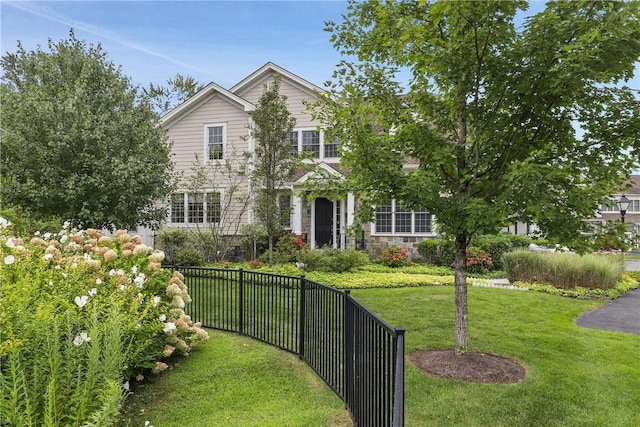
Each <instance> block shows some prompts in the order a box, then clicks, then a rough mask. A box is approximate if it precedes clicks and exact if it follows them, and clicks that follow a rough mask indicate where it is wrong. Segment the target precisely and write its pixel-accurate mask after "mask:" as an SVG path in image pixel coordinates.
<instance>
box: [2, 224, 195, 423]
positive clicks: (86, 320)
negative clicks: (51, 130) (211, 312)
mask: <svg viewBox="0 0 640 427" xmlns="http://www.w3.org/2000/svg"><path fill="white" fill-rule="evenodd" d="M5 233H6V230H0V260H1V264H0V283H1V284H2V298H1V299H0V324H2V336H1V340H2V341H1V342H0V364H1V365H2V372H1V376H0V382H1V386H0V417H1V418H2V420H3V422H4V421H5V420H11V421H10V423H9V424H10V425H51V426H58V425H83V423H87V424H88V425H91V424H92V423H93V425H112V424H111V423H112V422H113V421H114V420H117V416H114V414H117V411H118V410H119V405H120V403H121V402H122V399H123V398H124V391H123V389H122V387H126V384H128V383H126V382H125V380H127V379H128V378H130V377H132V376H135V375H136V374H146V373H147V372H159V371H160V370H162V369H165V368H166V367H167V365H166V363H164V362H162V360H164V359H166V358H167V357H169V356H171V355H172V354H174V355H186V354H189V352H190V351H191V349H192V348H193V347H194V346H195V345H196V344H197V343H199V342H201V341H206V340H207V339H208V336H207V334H206V332H205V331H204V330H202V329H201V328H200V327H199V325H197V324H194V323H193V322H192V321H191V319H190V318H189V316H187V315H186V314H185V312H184V310H183V308H184V306H185V304H186V303H188V302H190V297H189V294H188V292H187V288H186V286H185V285H184V283H183V281H182V279H183V277H182V276H181V275H180V274H179V273H177V272H176V273H173V274H171V273H170V272H169V271H168V270H163V269H161V268H160V262H161V261H162V258H163V257H164V255H163V254H162V253H161V252H159V251H153V249H152V248H149V247H147V246H145V245H144V244H142V243H141V238H140V237H139V236H133V237H132V236H130V235H128V234H127V233H126V232H125V231H123V230H120V231H118V232H117V233H116V235H115V236H114V237H113V238H111V237H107V236H103V235H102V234H101V233H100V232H99V231H98V230H95V229H89V230H86V231H84V230H82V231H78V230H75V229H72V230H69V229H67V228H66V226H65V228H64V229H63V230H62V231H60V232H58V233H55V234H49V233H46V234H43V235H42V236H39V235H38V236H32V237H31V238H29V239H28V240H27V239H21V238H17V237H12V236H8V235H6V234H5ZM113 384H116V385H117V387H113ZM106 419H108V420H110V421H108V422H106V421H101V420H106Z"/></svg>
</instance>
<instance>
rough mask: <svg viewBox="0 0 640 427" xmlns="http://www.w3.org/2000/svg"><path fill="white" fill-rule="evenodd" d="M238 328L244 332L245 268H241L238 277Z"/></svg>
mask: <svg viewBox="0 0 640 427" xmlns="http://www.w3.org/2000/svg"><path fill="white" fill-rule="evenodd" d="M238 300H239V301H238V329H239V331H238V332H240V333H241V334H244V270H243V269H242V268H241V269H240V270H239V277H238Z"/></svg>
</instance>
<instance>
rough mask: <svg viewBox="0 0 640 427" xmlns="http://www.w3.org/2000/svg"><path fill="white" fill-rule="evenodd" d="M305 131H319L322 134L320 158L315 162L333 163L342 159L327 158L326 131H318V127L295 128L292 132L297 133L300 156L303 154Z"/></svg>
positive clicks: (316, 158)
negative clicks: (303, 135) (303, 134)
mask: <svg viewBox="0 0 640 427" xmlns="http://www.w3.org/2000/svg"><path fill="white" fill-rule="evenodd" d="M305 131H319V132H320V142H319V143H320V149H319V153H318V157H314V158H313V160H315V161H331V162H337V161H338V160H339V159H340V157H339V156H337V157H325V150H324V149H325V130H324V129H322V128H320V129H318V127H317V126H310V127H299V128H294V129H293V130H292V131H291V132H296V133H297V134H298V154H302V153H303V151H302V132H305Z"/></svg>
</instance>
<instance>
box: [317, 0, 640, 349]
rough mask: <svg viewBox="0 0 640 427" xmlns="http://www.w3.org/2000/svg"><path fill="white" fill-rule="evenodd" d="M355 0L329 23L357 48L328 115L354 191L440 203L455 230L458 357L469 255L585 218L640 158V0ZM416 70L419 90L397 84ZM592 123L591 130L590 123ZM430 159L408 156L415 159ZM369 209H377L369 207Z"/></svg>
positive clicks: (342, 43)
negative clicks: (532, 226) (484, 245)
mask: <svg viewBox="0 0 640 427" xmlns="http://www.w3.org/2000/svg"><path fill="white" fill-rule="evenodd" d="M526 8H527V3H526V2H524V1H514V2H506V1H473V2H472V1H468V2H452V1H435V2H434V1H426V2H425V1H422V2H415V1H399V2H388V3H380V2H378V1H364V2H355V1H350V3H349V6H348V9H347V10H348V12H347V13H346V14H345V15H344V16H343V18H344V21H343V22H342V23H339V24H336V23H333V22H329V23H327V31H329V32H330V33H331V40H332V42H333V43H334V46H335V47H336V49H337V50H338V51H339V52H340V53H341V54H343V55H346V56H347V57H348V58H353V59H345V60H343V61H342V62H341V63H340V64H339V65H338V68H337V70H336V72H335V74H334V79H335V80H336V82H334V83H333V84H329V85H328V91H327V94H326V95H325V96H323V99H322V108H320V109H318V110H317V112H316V116H317V117H318V118H320V119H321V120H323V121H324V122H325V123H327V124H328V126H330V127H331V128H332V129H334V130H335V131H336V132H338V133H340V134H341V135H339V137H340V141H342V145H343V147H342V153H343V157H342V161H343V163H344V165H345V166H347V167H348V168H349V169H350V176H349V181H348V184H349V186H350V191H352V192H354V193H355V194H364V195H365V197H364V198H365V201H368V202H370V204H371V205H375V203H379V202H382V201H384V200H388V199H389V198H390V197H395V198H396V199H397V200H400V201H401V202H402V204H403V206H407V207H414V208H415V207H421V206H425V207H427V208H428V209H430V210H431V212H433V213H434V214H435V215H436V218H437V221H438V230H439V231H440V232H441V233H443V234H445V235H449V236H451V237H452V238H454V239H455V242H456V264H455V265H456V268H455V304H456V334H455V336H456V339H455V349H456V354H458V355H462V354H464V352H465V350H466V349H467V347H468V327H467V322H468V321H467V318H468V314H467V313H468V311H467V282H466V263H465V253H466V250H467V247H468V246H469V245H470V243H471V241H472V238H473V236H474V235H476V234H478V233H486V234H490V233H495V232H497V231H498V230H499V229H500V228H502V227H504V226H506V225H508V224H509V223H510V222H511V221H512V220H513V218H515V217H517V218H519V219H520V220H521V221H528V222H535V223H536V224H538V225H539V226H540V228H541V229H542V230H543V231H544V232H545V233H546V236H547V237H549V238H556V239H558V240H561V241H563V242H565V243H570V244H572V245H573V246H574V247H585V246H584V245H585V244H586V242H585V241H582V240H581V237H582V236H581V234H580V231H581V230H583V229H584V228H585V227H586V225H585V221H583V220H584V219H586V218H589V217H592V216H593V213H594V212H596V210H597V207H598V204H599V203H601V202H603V201H604V200H605V197H606V196H607V195H609V194H613V193H616V192H618V191H619V190H617V189H618V188H619V187H618V185H620V183H621V182H623V181H624V178H625V177H626V176H628V174H629V171H631V170H632V169H633V167H634V165H635V166H636V167H637V165H638V159H639V157H638V155H637V154H638V152H637V151H636V152H635V155H632V154H629V153H630V151H629V150H631V149H633V147H634V146H635V149H636V150H637V148H638V130H639V120H640V117H639V116H638V111H640V110H639V109H638V99H637V98H636V97H635V96H634V93H633V91H632V90H631V89H630V88H628V87H626V86H624V82H625V81H627V80H628V79H630V78H631V77H632V75H633V68H634V63H635V62H636V61H637V60H638V55H639V52H640V25H638V21H639V12H638V3H637V2H596V1H590V2H549V3H547V5H546V9H545V10H544V11H543V12H540V13H538V14H536V15H534V16H531V17H529V18H527V19H526V21H525V22H524V25H523V26H522V27H519V28H518V27H516V25H515V24H514V17H515V15H516V13H517V11H518V10H525V9H526ZM400 70H404V71H406V72H407V73H409V74H410V75H411V80H410V83H409V85H408V88H407V91H406V93H405V94H404V96H398V95H399V94H400V93H401V92H402V90H401V87H400V85H399V83H397V81H396V75H397V72H398V71H400ZM575 125H578V126H579V128H580V129H581V132H576V130H575ZM408 159H411V160H412V161H411V162H410V163H411V164H412V165H415V167H410V168H405V167H404V165H405V164H406V163H407V162H406V161H407V160H408ZM359 217H360V220H361V221H368V220H370V219H371V218H372V209H362V210H361V211H360V212H359Z"/></svg>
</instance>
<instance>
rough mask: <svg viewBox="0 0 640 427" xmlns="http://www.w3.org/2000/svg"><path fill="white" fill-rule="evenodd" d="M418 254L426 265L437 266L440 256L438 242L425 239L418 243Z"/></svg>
mask: <svg viewBox="0 0 640 427" xmlns="http://www.w3.org/2000/svg"><path fill="white" fill-rule="evenodd" d="M418 253H419V254H420V255H421V256H422V258H424V260H425V261H426V262H428V263H431V264H435V265H438V264H439V263H440V256H439V254H438V240H436V239H427V240H423V241H422V242H420V243H418Z"/></svg>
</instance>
